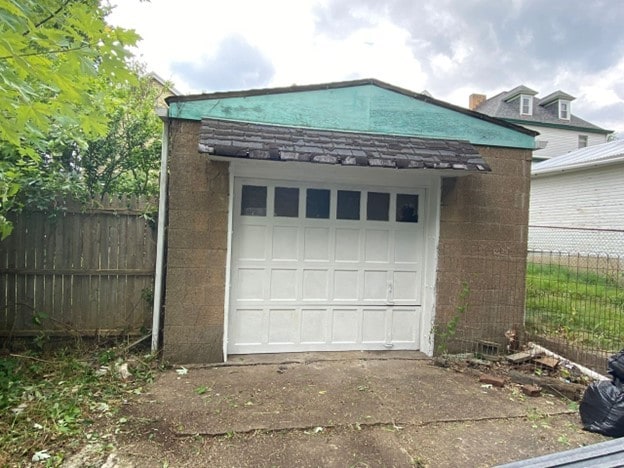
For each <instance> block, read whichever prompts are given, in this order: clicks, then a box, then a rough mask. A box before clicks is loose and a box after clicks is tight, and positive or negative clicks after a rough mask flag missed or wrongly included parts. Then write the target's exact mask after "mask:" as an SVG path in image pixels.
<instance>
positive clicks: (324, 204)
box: [306, 189, 330, 219]
mask: <svg viewBox="0 0 624 468" xmlns="http://www.w3.org/2000/svg"><path fill="white" fill-rule="evenodd" d="M329 194H330V192H329V190H327V189H308V190H306V218H317V219H328V218H329Z"/></svg>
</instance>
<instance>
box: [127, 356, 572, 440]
mask: <svg viewBox="0 0 624 468" xmlns="http://www.w3.org/2000/svg"><path fill="white" fill-rule="evenodd" d="M386 356H388V354H387V355H386ZM252 361H253V359H250V360H249V362H248V364H250V365H233V366H232V365H230V366H215V367H194V368H190V369H189V370H188V372H187V373H186V374H185V375H179V374H178V373H177V372H176V371H175V369H174V370H171V371H167V372H164V373H163V374H161V375H160V376H159V377H158V379H157V380H156V381H155V383H154V384H153V385H152V387H151V389H150V392H149V393H147V394H145V395H143V396H142V399H141V404H140V405H138V406H137V407H136V408H135V409H136V411H137V413H138V414H140V415H142V416H143V417H148V418H158V419H160V420H162V421H166V422H167V424H168V425H169V426H170V428H171V430H172V431H173V432H174V433H175V434H177V435H181V436H183V435H193V434H200V435H220V434H233V433H247V432H252V431H257V430H263V431H279V430H285V429H304V430H305V429H310V428H315V427H323V428H329V427H343V426H352V427H361V426H379V425H382V426H383V425H389V426H390V427H392V426H394V425H396V426H401V425H411V426H422V425H426V424H433V423H438V422H444V421H446V422H453V421H455V422H457V421H479V420H481V421H482V420H490V419H491V420H496V419H505V418H520V417H526V416H527V414H530V413H531V412H533V413H540V414H565V413H569V412H570V410H568V408H567V407H566V404H565V403H564V402H563V401H561V400H559V399H556V398H552V397H541V398H536V399H525V398H520V397H514V395H512V393H511V392H510V391H509V390H508V389H505V388H504V389H499V388H492V387H490V386H484V385H482V384H481V383H480V382H479V381H478V378H477V377H476V376H473V375H466V374H461V373H457V372H454V371H451V370H448V369H442V368H439V367H434V366H433V365H431V363H430V361H428V360H422V359H409V358H406V357H404V356H399V357H397V359H385V358H384V359H375V358H367V359H355V360H354V359H347V360H314V359H310V358H308V359H307V360H306V359H301V360H300V361H297V362H293V361H291V360H288V359H284V360H283V362H280V361H276V362H268V363H263V362H262V361H258V360H256V361H255V362H252ZM285 362H288V363H285ZM238 364H240V363H238ZM252 364H253V365H252Z"/></svg>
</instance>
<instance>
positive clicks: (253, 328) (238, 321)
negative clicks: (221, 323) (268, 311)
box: [230, 309, 267, 346]
mask: <svg viewBox="0 0 624 468" xmlns="http://www.w3.org/2000/svg"><path fill="white" fill-rule="evenodd" d="M230 324H231V331H230V340H231V342H232V344H233V345H235V346H240V345H252V346H261V345H262V344H263V343H266V342H267V337H266V333H265V330H266V326H265V324H264V311H263V310H262V309H237V310H235V311H233V312H232V316H231V317H230Z"/></svg>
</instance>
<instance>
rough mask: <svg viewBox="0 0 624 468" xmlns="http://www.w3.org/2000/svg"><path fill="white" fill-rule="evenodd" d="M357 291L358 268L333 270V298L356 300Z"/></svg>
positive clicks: (358, 282) (358, 290)
mask: <svg viewBox="0 0 624 468" xmlns="http://www.w3.org/2000/svg"><path fill="white" fill-rule="evenodd" d="M359 292H360V274H359V271H358V270H335V271H334V299H336V300H339V301H357V300H358V294H359Z"/></svg>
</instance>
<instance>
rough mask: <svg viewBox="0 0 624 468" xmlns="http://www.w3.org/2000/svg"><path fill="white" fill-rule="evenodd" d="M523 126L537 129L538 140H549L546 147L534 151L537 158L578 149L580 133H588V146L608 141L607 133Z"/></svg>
mask: <svg viewBox="0 0 624 468" xmlns="http://www.w3.org/2000/svg"><path fill="white" fill-rule="evenodd" d="M523 126H524V127H526V128H528V129H529V130H535V131H536V132H539V133H540V134H539V135H538V136H537V137H536V141H538V142H540V141H547V142H548V145H547V146H546V148H544V149H541V150H535V151H534V152H533V157H534V158H537V159H549V158H552V157H554V156H560V155H562V154H566V153H569V152H570V151H574V150H577V149H578V138H579V135H587V146H593V145H599V144H601V143H606V141H607V135H605V134H602V133H592V132H591V131H581V130H564V129H561V128H551V127H541V126H537V125H523Z"/></svg>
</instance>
